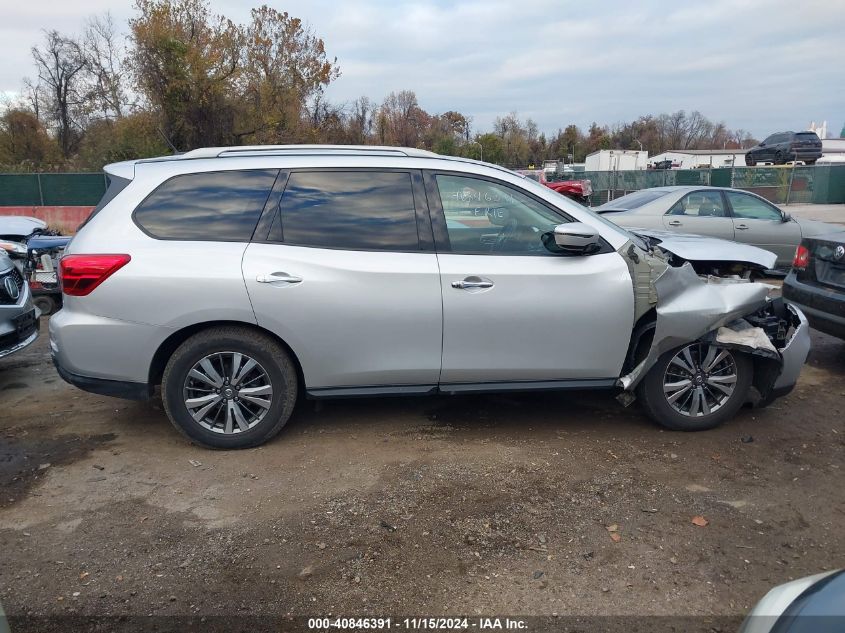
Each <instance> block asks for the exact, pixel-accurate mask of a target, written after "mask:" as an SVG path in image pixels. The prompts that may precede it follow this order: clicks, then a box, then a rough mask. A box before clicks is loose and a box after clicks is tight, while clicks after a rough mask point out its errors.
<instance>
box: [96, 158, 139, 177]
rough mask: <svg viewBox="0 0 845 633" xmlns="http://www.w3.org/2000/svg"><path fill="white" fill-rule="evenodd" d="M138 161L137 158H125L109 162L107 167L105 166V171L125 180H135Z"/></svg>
mask: <svg viewBox="0 0 845 633" xmlns="http://www.w3.org/2000/svg"><path fill="white" fill-rule="evenodd" d="M137 163H138V161H137V160H124V161H121V162H119V163H109V164H108V165H106V166H105V167H103V171H104V172H106V174H108V175H109V176H114V177H115V178H123V180H134V178H135V165H136V164H137Z"/></svg>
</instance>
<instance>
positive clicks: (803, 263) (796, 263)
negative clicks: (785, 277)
mask: <svg viewBox="0 0 845 633" xmlns="http://www.w3.org/2000/svg"><path fill="white" fill-rule="evenodd" d="M809 263H810V251H808V250H807V247H806V246H804V245H803V244H802V245H800V246H799V247H798V248H796V249H795V259H793V260H792V266H793V268H799V269H801V270H804V269H805V268H806V267H807V264H809Z"/></svg>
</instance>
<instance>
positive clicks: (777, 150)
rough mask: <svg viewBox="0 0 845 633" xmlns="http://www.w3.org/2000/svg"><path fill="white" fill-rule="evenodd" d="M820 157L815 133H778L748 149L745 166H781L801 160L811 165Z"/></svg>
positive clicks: (820, 149)
mask: <svg viewBox="0 0 845 633" xmlns="http://www.w3.org/2000/svg"><path fill="white" fill-rule="evenodd" d="M821 157H822V142H821V139H820V138H819V137H818V136H817V135H816V133H815V132H779V133H777V134H772V135H771V136H769V137H768V138H767V139H766V140H765V141H761V142H760V144H759V145H755V146H754V147H752V148H751V149H749V150H748V151H747V152H746V153H745V164H746V165H748V166H749V167H753V166H754V165H756V164H757V163H774V164H775V165H783V164H784V163H786V162H787V161H790V160H801V161H804V162H805V163H806V164H807V165H813V164H815V162H816V161H817V160H818V159H819V158H821Z"/></svg>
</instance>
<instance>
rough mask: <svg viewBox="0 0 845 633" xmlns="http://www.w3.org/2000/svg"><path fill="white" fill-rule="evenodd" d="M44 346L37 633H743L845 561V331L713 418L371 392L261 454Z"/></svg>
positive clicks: (17, 605) (1, 495) (22, 555)
mask: <svg viewBox="0 0 845 633" xmlns="http://www.w3.org/2000/svg"><path fill="white" fill-rule="evenodd" d="M43 325H44V326H46V323H44V324H43ZM46 339H47V337H46V336H43V337H42V339H41V340H40V341H39V342H38V344H37V345H35V346H33V347H32V348H30V349H29V350H27V351H26V352H23V353H21V354H18V355H16V356H13V357H10V358H8V359H5V360H3V361H0V403H2V421H0V486H2V491H0V552H2V554H0V561H2V563H1V564H0V603H1V604H2V605H3V606H4V607H5V609H6V611H7V613H8V614H9V615H10V616H13V620H12V624H13V625H17V627H18V629H19V630H57V631H58V630H69V629H71V628H74V627H73V626H71V624H70V623H71V622H74V621H73V620H61V619H40V618H45V617H46V618H50V617H52V618H58V617H59V616H103V615H113V616H133V617H134V616H138V617H140V616H145V617H146V616H149V615H152V616H173V615H178V616H198V617H199V616H205V617H209V618H212V620H207V622H211V621H213V616H225V617H226V618H232V617H237V618H238V621H240V622H247V621H248V620H246V619H245V618H246V617H247V616H259V617H261V616H267V615H272V616H285V615H296V616H306V615H307V616H320V615H328V614H332V615H347V616H349V615H352V616H362V615H366V614H371V615H375V616H378V615H381V616H393V617H394V618H395V617H398V616H403V617H404V616H408V615H457V614H465V615H469V616H475V615H479V614H483V615H546V616H552V615H553V614H559V615H561V616H563V615H613V616H620V615H629V616H635V615H636V616H695V618H697V619H694V620H692V623H691V624H690V625H689V627H686V626H684V627H683V628H690V629H694V630H704V631H709V630H732V629H733V627H734V626H735V624H736V622H737V621H738V620H737V618H739V617H740V616H742V615H743V614H744V613H745V612H746V610H747V609H748V608H749V607H750V606H751V605H753V603H754V602H755V601H756V600H757V599H759V598H760V597H761V596H762V595H763V594H764V593H765V592H766V591H767V589H769V588H770V587H771V586H772V585H774V584H777V583H781V582H784V581H787V580H788V579H791V578H797V577H800V576H804V575H807V574H812V573H816V572H819V571H822V570H825V569H832V568H835V567H837V566H840V567H841V566H845V545H844V544H843V539H842V533H843V532H842V525H843V523H845V487H844V486H843V461H845V460H843V443H845V417H843V413H845V382H843V377H845V343H843V342H841V341H838V340H836V339H832V338H829V337H826V336H823V335H819V334H815V333H814V336H813V343H814V349H813V352H812V355H811V358H810V361H809V364H808V366H807V367H806V368H805V370H804V373H803V375H802V377H801V381H800V384H799V386H798V387H797V389H796V391H795V392H793V393H792V394H791V395H790V396H788V397H787V398H785V399H782V400H780V401H778V402H776V403H775V404H774V405H773V406H772V407H770V408H769V409H766V410H762V411H760V410H758V411H754V410H750V409H748V410H743V411H742V413H741V414H740V416H739V417H738V418H737V419H736V420H734V421H733V422H732V423H729V424H728V425H726V426H724V427H723V428H720V429H717V430H715V431H710V432H706V433H699V434H681V433H671V432H664V431H661V430H660V429H659V428H657V427H655V426H654V425H652V424H651V423H650V422H649V421H648V420H646V419H645V417H644V416H643V415H642V414H641V413H640V412H639V411H638V410H637V408H636V406H634V407H631V408H630V409H623V408H622V407H621V406H620V405H618V404H617V403H616V402H615V401H614V400H613V398H612V397H611V396H610V395H607V394H604V393H589V392H588V393H582V392H579V393H568V394H548V395H536V394H534V395H507V396H487V397H452V398H448V397H442V398H441V397H438V398H428V399H426V398H420V399H381V400H377V399H372V400H352V401H335V402H330V403H328V404H325V405H323V406H322V408H321V409H320V410H315V407H314V405H313V403H308V402H306V403H303V404H301V405H300V406H299V408H298V411H297V412H296V413H295V414H294V417H293V419H292V421H291V422H290V423H289V425H288V426H287V427H286V428H285V430H284V431H283V432H282V433H281V435H280V436H279V437H277V438H276V439H275V440H274V441H272V442H271V443H270V444H269V445H267V446H264V447H262V448H258V449H254V450H249V451H239V452H212V451H206V450H202V449H200V448H197V447H194V446H191V445H189V444H188V443H186V441H185V440H183V439H182V437H181V436H180V435H179V434H178V433H177V432H176V431H175V430H174V429H173V428H172V427H171V426H170V423H169V422H168V421H167V419H166V418H165V416H164V413H163V412H162V410H161V406H160V403H156V402H152V403H133V402H126V401H121V400H114V399H111V398H106V397H100V396H95V395H91V394H87V393H83V392H81V391H78V390H76V389H74V388H72V387H70V386H69V385H66V384H65V383H63V382H62V381H61V380H60V379H59V378H58V376H57V375H56V373H55V371H54V369H53V367H52V365H51V364H50V360H49V354H48V345H47V340H46ZM696 516H703V517H705V518H706V519H707V521H709V524H708V525H706V526H704V527H698V526H696V525H694V524H693V523H692V522H691V520H692V519H693V517H696ZM617 535H618V537H617ZM617 540H618V542H617ZM132 621H133V618H132V617H129V618H128V619H126V620H115V621H113V622H112V624H111V626H114V627H115V628H119V627H117V625H116V623H117V622H122V623H124V624H125V623H128V622H132ZM135 621H136V622H138V621H139V620H137V618H136V620H135ZM152 621H153V620H148V621H147V624H148V625H149V623H150V622H152ZM155 621H156V622H157V624H156V627H158V629H157V630H165V629H166V625H165V623H166V622H168V619H167V618H160V619H157V620H155ZM257 621H260V620H257ZM77 622H78V621H77ZM605 622H610V620H606V621H605ZM79 628H86V626H82V625H80V627H79ZM88 628H90V629H92V630H93V628H95V627H94V626H93V625H90V623H89V625H88ZM141 628H146V629H148V630H151V629H152V628H155V627H152V626H145V627H141ZM575 628H576V630H583V629H577V627H575ZM588 628H589V627H588ZM646 628H649V627H646ZM650 628H656V627H653V626H652V627H650ZM282 629H284V627H282ZM13 630H15V629H14V628H13ZM101 630H111V629H109V628H108V627H107V628H104V629H101ZM139 630H140V629H139ZM229 630H235V629H234V628H230V629H229Z"/></svg>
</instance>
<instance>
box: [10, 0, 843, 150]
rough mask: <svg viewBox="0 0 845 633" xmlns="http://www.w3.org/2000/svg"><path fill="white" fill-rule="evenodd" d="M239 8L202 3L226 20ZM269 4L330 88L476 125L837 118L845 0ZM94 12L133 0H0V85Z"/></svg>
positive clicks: (243, 14)
mask: <svg viewBox="0 0 845 633" xmlns="http://www.w3.org/2000/svg"><path fill="white" fill-rule="evenodd" d="M260 2H261V0H256V1H255V4H259V3H260ZM248 6H249V4H248V3H244V2H243V1H242V0H212V7H213V9H214V10H215V11H217V12H220V13H223V14H225V15H228V16H230V17H232V18H233V19H234V20H236V21H244V20H246V19H247V17H248V9H247V7H248ZM280 8H283V9H284V10H286V11H288V12H289V13H291V14H292V15H295V16H297V17H301V18H303V19H304V20H305V21H306V22H307V23H308V24H309V25H311V26H312V27H313V29H314V30H315V32H316V33H317V34H318V35H320V36H321V37H323V38H324V40H325V42H326V49H327V51H328V53H329V54H330V55H332V56H337V58H338V63H339V65H340V67H341V70H342V73H343V74H342V76H341V78H340V79H339V80H338V81H337V82H336V83H335V84H334V85H332V86H331V88H330V89H329V96H330V97H331V98H333V99H335V100H338V101H351V100H353V99H355V98H356V97H358V96H360V95H367V96H369V97H370V98H371V99H373V100H376V101H378V100H381V99H382V98H383V97H384V96H385V95H386V94H387V93H388V92H390V91H391V90H401V89H411V90H414V91H416V93H417V96H418V98H419V100H420V103H421V105H422V106H423V107H424V108H426V109H427V110H429V111H431V112H442V111H445V110H451V109H454V110H459V111H461V112H464V113H465V114H468V115H471V116H472V117H473V118H474V121H475V125H476V127H477V128H487V127H489V126H490V125H491V123H492V120H493V119H494V118H495V116H496V115H498V114H504V113H507V112H510V111H512V110H516V111H518V112H519V113H520V114H521V115H523V116H532V117H533V118H535V120H536V121H537V123H538V124H539V125H540V128H541V129H543V130H546V131H549V132H551V131H554V130H555V129H557V128H558V127H562V126H565V125H566V124H568V123H571V122H574V123H577V124H578V125H581V126H582V127H583V126H587V125H589V124H590V122H592V121H598V122H602V123H613V122H616V121H621V120H630V119H632V118H634V117H636V116H638V115H640V114H649V113H651V114H655V113H659V112H666V111H671V110H677V109H686V110H694V109H697V110H700V111H701V112H703V113H704V114H705V115H707V116H708V117H710V118H712V119H715V120H724V121H725V122H726V123H727V124H728V125H729V126H732V127H742V128H745V129H748V130H751V131H752V132H753V133H755V134H756V135H758V136H762V135H765V134H767V133H769V132H771V131H774V130H777V129H798V128H803V127H804V126H806V125H807V123H808V122H809V121H810V120H811V119H815V120H820V119H827V120H828V121H829V124H830V125H831V127H832V128H836V129H838V128H839V126H840V125H841V123H842V121H843V120H845V107H843V104H845V84H843V82H841V81H839V79H838V78H839V77H841V75H842V71H841V60H842V58H843V56H844V55H845V39H843V38H842V37H841V33H842V31H843V27H845V3H831V2H827V1H825V0H806V1H805V2H802V3H794V2H792V1H791V0H771V1H769V0H751V1H747V2H743V3H736V2H734V1H731V0H711V1H710V2H707V3H705V4H700V3H698V4H689V3H665V2H658V1H651V2H643V3H631V2H625V1H623V0H616V1H610V2H601V3H585V2H572V1H570V2H559V1H553V0H533V1H532V2H525V3H514V2H509V1H506V0H490V1H483V0H454V1H447V0H435V1H422V0H416V1H405V2H395V1H392V0H358V1H356V2H337V1H336V0H290V1H289V2H286V3H285V4H284V5H283V6H282V7H280ZM105 10H111V11H112V13H113V15H114V17H115V18H116V20H117V21H118V22H120V23H125V21H126V19H127V18H128V17H129V16H131V15H132V13H133V11H132V8H131V3H130V2H129V1H128V0H124V2H123V4H122V5H116V4H115V3H114V2H113V0H77V1H75V2H73V3H54V2H49V1H44V0H42V1H39V2H31V3H29V4H21V3H18V2H14V1H12V0H0V11H2V15H3V16H4V20H3V22H2V24H0V38H2V39H0V41H2V42H3V52H4V63H3V64H2V65H1V66H0V91H16V90H19V89H20V85H21V78H22V77H23V76H25V75H31V74H32V72H33V70H32V65H31V61H30V58H29V48H30V47H31V46H32V45H33V44H34V43H36V42H37V41H38V40H39V38H40V29H42V28H57V29H60V30H64V31H71V32H72V31H76V30H79V29H80V28H81V27H82V25H83V23H84V20H85V18H86V17H87V16H88V15H91V14H93V13H99V12H103V11H105Z"/></svg>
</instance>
